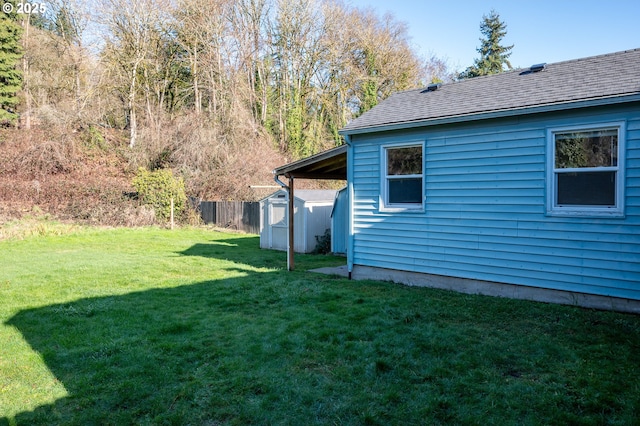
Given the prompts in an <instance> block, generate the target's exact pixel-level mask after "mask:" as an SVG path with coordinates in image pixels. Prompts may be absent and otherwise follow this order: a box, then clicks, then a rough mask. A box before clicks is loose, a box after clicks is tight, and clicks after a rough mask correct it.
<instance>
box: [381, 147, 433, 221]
mask: <svg viewBox="0 0 640 426" xmlns="http://www.w3.org/2000/svg"><path fill="white" fill-rule="evenodd" d="M422 150H423V146H422V144H420V145H402V146H386V147H383V149H382V153H383V156H384V161H383V182H382V185H383V190H382V193H383V200H382V203H383V209H384V208H386V209H404V210H406V209H422V201H423V198H424V197H423V194H424V191H423V189H422V188H423V181H424V178H423V173H422V165H423V161H422Z"/></svg>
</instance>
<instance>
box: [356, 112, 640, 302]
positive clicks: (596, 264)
mask: <svg viewBox="0 0 640 426" xmlns="http://www.w3.org/2000/svg"><path fill="white" fill-rule="evenodd" d="M623 120H624V121H626V123H627V134H626V179H625V185H626V187H625V202H626V206H625V217H624V218H585V217H555V216H548V215H546V205H545V203H546V199H545V197H546V185H547V182H546V169H545V168H546V143H547V140H546V138H547V129H548V128H553V127H563V126H569V125H589V124H592V123H598V122H612V121H623ZM353 140H354V148H353V150H354V151H353V152H354V159H353V161H354V173H353V179H354V180H353V183H354V200H353V201H354V203H353V214H354V216H353V221H354V253H353V261H354V263H355V264H360V265H366V266H374V267H382V268H390V269H399V270H407V271H411V272H424V273H430V274H436V275H446V276H454V277H460V278H470V279H479V280H486V281H495V282H503V283H510V284H520V285H527V286H535V287H542V288H550V289H559V290H567V291H575V292H582V293H592V294H599V295H608V296H617V297H626V298H632V299H640V110H638V109H635V110H633V111H624V110H622V109H619V108H618V109H612V110H610V111H609V112H606V111H603V110H600V111H597V112H594V111H590V112H587V113H581V114H575V113H564V114H562V115H555V116H553V115H544V116H532V117H530V118H526V119H525V118H520V119H518V120H516V119H514V120H501V121H494V122H487V123H476V124H465V125H461V126H459V127H455V126H442V127H437V128H424V129H413V130H410V131H406V132H395V133H392V132H389V133H383V134H377V135H376V134H370V135H358V136H357V137H354V138H353ZM416 140H419V141H424V142H425V159H424V160H425V164H424V170H425V188H424V189H425V196H426V204H425V209H424V212H401V213H389V212H381V211H380V206H379V203H380V173H381V171H380V161H381V160H380V152H381V151H380V146H381V145H382V144H387V143H398V142H403V141H407V142H415V141H416Z"/></svg>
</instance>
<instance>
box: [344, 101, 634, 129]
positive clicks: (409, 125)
mask: <svg viewBox="0 0 640 426" xmlns="http://www.w3.org/2000/svg"><path fill="white" fill-rule="evenodd" d="M638 101H640V93H634V94H631V95H624V96H620V95H614V96H609V97H602V98H597V99H587V100H580V101H568V102H559V103H553V104H546V105H535V106H526V107H520V108H509V109H504V110H496V111H489V112H480V113H471V114H461V115H453V116H448V117H439V118H432V119H427V120H415V121H403V122H399V123H390V124H383V125H378V126H368V127H362V128H355V129H342V130H340V131H339V132H338V133H339V134H340V135H342V136H351V135H358V134H364V133H374V132H388V131H394V130H404V129H413V128H416V127H427V126H429V127H430V126H438V125H443V124H454V123H464V122H469V121H478V120H489V119H492V118H505V117H513V116H516V115H524V114H539V113H545V112H555V111H566V110H570V109H579V108H588V107H597V106H604V105H615V104H623V103H629V102H638Z"/></svg>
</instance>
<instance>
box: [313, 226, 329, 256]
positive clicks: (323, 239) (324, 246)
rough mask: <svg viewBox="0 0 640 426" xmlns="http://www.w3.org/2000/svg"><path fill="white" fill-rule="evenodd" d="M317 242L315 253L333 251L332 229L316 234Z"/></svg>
mask: <svg viewBox="0 0 640 426" xmlns="http://www.w3.org/2000/svg"><path fill="white" fill-rule="evenodd" d="M316 243H317V244H316V248H315V249H314V250H313V253H314V254H329V253H331V229H327V230H325V231H324V234H323V235H316Z"/></svg>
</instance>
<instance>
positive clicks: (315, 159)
mask: <svg viewBox="0 0 640 426" xmlns="http://www.w3.org/2000/svg"><path fill="white" fill-rule="evenodd" d="M273 175H274V176H275V177H278V176H284V177H286V178H300V179H328V180H347V146H346V145H340V146H338V147H336V148H332V149H329V150H327V151H323V152H320V153H318V154H315V155H312V156H311V157H307V158H303V159H301V160H298V161H294V162H292V163H289V164H285V165H284V166H280V167H278V168H276V169H274V170H273Z"/></svg>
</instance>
